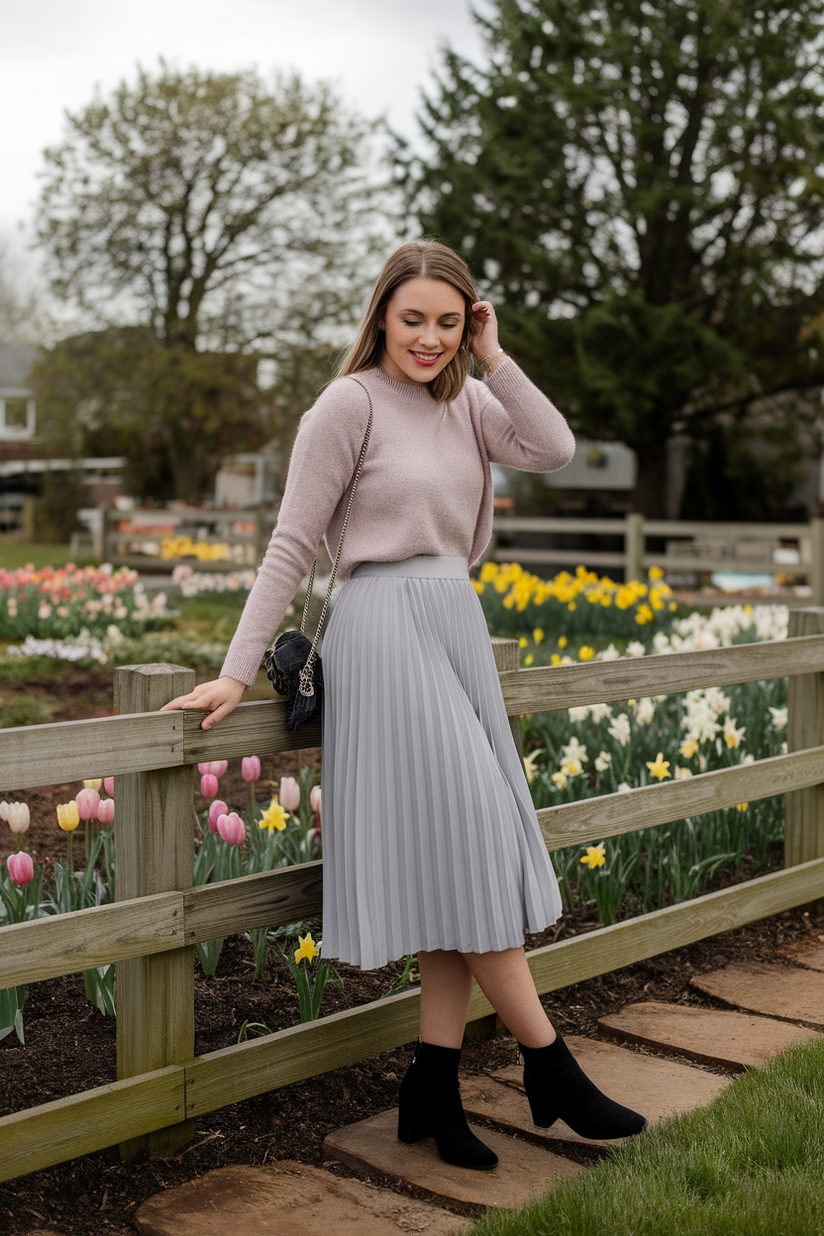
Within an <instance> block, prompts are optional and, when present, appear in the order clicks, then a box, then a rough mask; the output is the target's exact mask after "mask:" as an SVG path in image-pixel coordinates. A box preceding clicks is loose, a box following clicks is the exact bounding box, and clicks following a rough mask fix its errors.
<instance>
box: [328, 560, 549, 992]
mask: <svg viewBox="0 0 824 1236" xmlns="http://www.w3.org/2000/svg"><path fill="white" fill-rule="evenodd" d="M322 652H323V674H324V691H325V699H324V716H323V867H324V897H323V955H324V956H325V957H338V958H340V959H341V960H343V961H347V962H351V963H352V964H354V965H358V966H360V967H362V968H363V969H373V968H376V967H378V966H382V965H384V964H385V963H386V962H387V961H390V960H394V959H396V958H400V957H403V956H405V955H407V954H411V953H416V952H418V951H419V950H420V949H424V950H431V949H457V950H459V951H460V952H472V953H483V952H489V951H499V950H501V949H507V948H514V947H518V946H520V945H521V944H523V939H524V933H525V932H526V931H540V930H543V928H544V927H546V926H548V925H549V924H550V923H554V922H555V921H556V919H557V918H558V917H559V915H560V912H561V900H560V896H559V893H558V885H557V881H556V878H555V874H554V871H553V868H552V864H551V863H550V860H549V856H548V854H547V851H546V846H545V844H544V841H543V838H542V836H541V832H540V828H539V826H538V820H537V816H536V814H535V809H534V807H533V805H532V799H531V796H530V793H529V787H528V785H527V781H526V776H525V774H524V770H523V765H522V763H521V760H520V758H519V756H518V753H517V750H516V748H515V744H514V741H513V739H512V733H511V731H510V728H509V722H508V719H507V716H506V709H505V707H504V703H503V699H502V696H501V690H500V685H499V681H498V673H497V670H496V667H495V660H494V657H493V654H492V648H491V645H490V641H489V634H488V632H487V628H486V622H485V620H484V616H483V611H482V609H481V606H480V602H479V601H478V597H477V595H476V593H475V590H474V588H473V587H472V584H471V582H470V580H469V576H468V571H467V564H466V561H465V560H464V559H456V558H413V559H408V560H407V561H406V562H403V563H368V564H364V565H362V566H361V567H358V568H357V569H356V570H355V572H354V573H353V575H352V578H351V579H350V580H348V581H347V582H346V583H345V584H342V585H341V586H340V587H339V588H338V589H337V590H336V592H335V596H334V601H333V605H332V608H331V612H330V617H329V619H328V624H327V628H326V632H325V634H324V638H323V645H322Z"/></svg>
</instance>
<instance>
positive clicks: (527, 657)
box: [524, 652, 535, 666]
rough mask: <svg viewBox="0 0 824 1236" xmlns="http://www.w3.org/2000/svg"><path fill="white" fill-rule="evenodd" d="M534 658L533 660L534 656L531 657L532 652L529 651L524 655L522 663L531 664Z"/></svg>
mask: <svg viewBox="0 0 824 1236" xmlns="http://www.w3.org/2000/svg"><path fill="white" fill-rule="evenodd" d="M534 660H535V658H534V657H533V655H532V653H531V652H530V653H529V654H528V655H527V656H525V657H524V665H526V666H529V665H531V664H532V662H533V661H534Z"/></svg>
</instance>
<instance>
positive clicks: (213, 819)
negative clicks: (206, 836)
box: [209, 798, 229, 833]
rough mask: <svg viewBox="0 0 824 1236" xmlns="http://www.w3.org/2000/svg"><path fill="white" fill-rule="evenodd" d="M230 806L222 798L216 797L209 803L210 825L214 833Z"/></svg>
mask: <svg viewBox="0 0 824 1236" xmlns="http://www.w3.org/2000/svg"><path fill="white" fill-rule="evenodd" d="M228 812H229V808H228V807H227V806H226V804H225V802H223V801H222V799H220V798H216V799H215V800H214V801H213V802H211V803H209V827H210V828H211V830H212V832H213V833H216V832H217V822H218V820H219V819H220V817H221V816H222V815H227V814H228Z"/></svg>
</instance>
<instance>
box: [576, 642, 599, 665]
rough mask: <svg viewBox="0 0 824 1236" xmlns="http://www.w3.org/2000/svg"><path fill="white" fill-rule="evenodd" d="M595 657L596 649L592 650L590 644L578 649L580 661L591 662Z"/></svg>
mask: <svg viewBox="0 0 824 1236" xmlns="http://www.w3.org/2000/svg"><path fill="white" fill-rule="evenodd" d="M594 656H595V649H594V648H590V646H589V644H582V645H581V647H580V648H579V649H578V660H579V661H591V660H592V659H593V657H594Z"/></svg>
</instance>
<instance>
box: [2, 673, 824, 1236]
mask: <svg viewBox="0 0 824 1236" xmlns="http://www.w3.org/2000/svg"><path fill="white" fill-rule="evenodd" d="M72 672H74V671H72ZM49 682H50V683H51V680H49ZM32 685H33V684H27V690H29V689H31V686H32ZM51 685H53V683H51ZM110 689H111V687H110V680H109V690H110ZM76 699H77V695H76V696H75V700H74V701H73V704H74V703H76ZM109 699H110V696H109ZM73 704H72V706H73ZM92 706H94V707H97V706H101V707H102V706H103V705H102V704H101V703H100V700H99V699H98V700H96V701H93V704H92ZM109 706H110V705H109ZM68 707H69V705H67V708H68ZM75 715H77V714H76V713H75ZM84 715H89V713H88V711H87V712H86V713H85V714H84ZM61 719H63V717H62V714H61ZM315 755H316V753H308V752H304V753H300V752H298V753H293V754H292V755H291V756H290V757H288V759H281V760H280V762H279V763H278V762H277V761H275V760H274V757H273V758H272V761H271V762H270V761H266V768H265V771H264V777H265V778H266V779H267V780H276V779H277V777H278V776H280V775H281V774H282V773H290V774H294V773H295V772H297V771H298V769H299V768H300V767H302V766H303V764H304V763H306V762H308V759H309V758H310V756H311V758H314V757H315ZM76 788H77V787H76V786H72V787H62V792H63V793H64V794H65V793H66V791H67V790H70V791H71V792H74V790H75V789H76ZM247 792H248V791H247V787H246V786H245V785H244V784H243V782H242V779H241V777H240V771H239V766H238V762H237V761H236V762H235V767H232V768H230V770H229V772H228V773H227V774H226V775H225V777H224V778H223V779H222V780H221V796H222V797H224V798H225V799H226V801H227V802H230V803H234V804H236V805H240V804H242V803H244V802H245V796H246V794H247ZM38 793H39V794H40V795H41V798H38V799H37V803H38V806H37V812H36V822H35V823H34V824H33V825H32V830H31V833H30V839H31V840H32V842H33V843H34V844H33V845H32V847H31V848H33V849H36V850H37V851H38V852H40V853H45V852H48V851H49V850H50V849H51V850H52V852H53V851H54V849H55V847H56V845H57V844H60V845H62V844H64V842H63V839H62V834H60V833H59V830H57V828H56V826H55V824H54V823H53V822H52V820H53V814H54V808H53V804H54V801H60V799H59V798H58V799H55V798H54V796H53V789H52V787H46V788H44V789H43V790H42V791H39V792H38ZM21 796H22V795H21ZM25 797H26V800H27V801H29V802H30V803H32V804H33V805H34V802H35V796H34V795H33V794H32V792H31V791H26V792H25ZM41 806H42V811H41ZM58 838H59V840H58ZM770 859H771V861H770V866H771V867H774V866H778V865H780V861H781V854H780V849H779V848H776V849H775V850H774V851H773V852H772V853H771V856H770ZM751 874H752V871H751V870H750V869H749V865H748V864H746V863H745V864H743V865H742V866H741V868H740V869H739V870H737V871H735V872H727V873H724V874H723V875H722V876H720V877H719V879H718V881H717V882H716V885H715V886H721V885H722V884H727V883H732V882H735V881H737V880H741V879H746V878H747V877H748V876H749V875H751ZM595 927H597V922H596V921H595V909H594V906H592V905H589V906H585V907H583V909H582V910H580V911H578V912H577V913H575V914H573V915H568V916H566V917H565V918H564V919H563V920H562V922H561V923H560V924H559V925H557V926H556V927H554V928H551V929H549V930H548V931H547V932H545V933H543V934H542V935H541V936H538V937H534V938H532V939H531V940H530V941H529V942H528V944H529V947H536V946H538V945H541V944H546V943H550V942H551V941H552V940H554V939H561V938H565V937H568V936H570V935H576V934H581V933H583V932H586V931H590V930H593V929H594V928H595ZM805 938H812V939H824V914H822V913H819V912H818V911H817V910H813V911H812V912H809V911H804V910H803V909H798V910H794V911H791V912H788V913H786V914H781V915H777V916H775V917H774V918H771V919H767V920H763V921H761V922H758V923H754V924H752V925H750V926H748V927H746V928H742V929H741V930H739V931H735V932H728V933H726V934H724V935H721V936H716V937H714V938H712V939H710V940H706V941H701V942H699V943H697V944H694V945H690V946H688V947H686V948H682V949H678V950H675V951H673V952H672V953H668V954H663V955H662V956H659V957H655V958H652V959H650V960H649V961H645V962H641V963H638V964H637V965H634V966H628V967H625V968H624V969H622V970H617V971H613V972H612V973H610V974H608V975H605V976H602V977H599V978H595V979H591V980H589V981H587V982H585V983H579V984H577V985H575V986H573V987H568V988H566V989H564V990H562V991H558V992H553V993H552V994H551V995H549V996H546V997H544V1004H545V1006H546V1008H547V1010H548V1011H549V1013H550V1016H551V1017H552V1019H553V1021H554V1022H555V1024H556V1025H557V1026H558V1027H559V1029H560V1030H562V1031H563V1032H564V1033H567V1034H571V1033H576V1034H585V1035H590V1036H595V1035H597V1032H598V1031H597V1019H598V1017H600V1016H603V1015H604V1014H607V1013H613V1012H617V1011H619V1010H620V1009H621V1008H622V1007H623V1006H624V1005H625V1004H628V1003H630V1002H632V1001H637V1000H666V1001H672V1002H676V1003H682V1004H692V1005H703V1006H705V1007H719V1002H718V1001H715V1000H713V999H712V998H710V997H707V996H704V995H703V994H702V993H700V992H697V991H696V990H695V989H693V988H692V987H690V985H689V980H690V979H691V978H692V976H693V975H694V974H696V973H700V972H704V971H708V970H712V969H715V968H717V967H719V966H722V965H725V964H727V963H729V962H732V961H742V960H747V961H751V960H772V961H774V960H776V949H777V947H778V946H779V945H781V944H783V943H787V942H789V941H793V940H798V939H805ZM251 958H252V951H251V944H250V942H249V941H248V940H247V939H246V938H245V937H237V938H233V939H229V940H227V941H226V944H225V946H224V950H223V953H222V954H221V958H220V964H219V967H218V971H217V974H216V975H215V976H214V977H213V978H204V977H203V976H202V975H201V974H200V972H199V969H198V971H197V977H196V1013H195V1015H196V1042H195V1050H196V1052H207V1051H213V1050H215V1049H217V1048H220V1047H225V1046H228V1045H230V1044H232V1043H234V1042H236V1041H237V1040H238V1036H239V1034H240V1033H241V1028H242V1027H243V1024H244V1022H247V1023H251V1022H258V1023H262V1024H263V1025H264V1026H265V1027H267V1028H268V1029H269V1030H272V1031H274V1030H279V1029H282V1028H284V1027H286V1026H290V1025H293V1024H295V1023H296V1022H297V1020H298V1006H297V998H296V995H295V991H294V986H293V984H292V982H291V979H290V976H289V973H288V970H287V969H286V967H285V965H284V964H283V962H282V961H281V960H280V958H279V957H278V955H277V953H276V952H275V951H274V950H270V953H269V958H268V962H267V968H266V970H265V971H264V973H263V975H262V976H261V977H260V978H259V979H257V980H253V979H252V978H251ZM400 969H401V967H400V965H398V964H395V965H392V966H389V967H386V968H385V969H383V970H380V971H374V972H367V973H361V972H360V971H358V970H355V969H353V968H351V967H348V966H341V967H340V972H341V975H342V977H343V979H344V982H343V985H342V986H331V987H328V988H327V991H326V993H325V995H324V1005H323V1012H324V1014H327V1013H331V1012H335V1011H337V1010H338V1009H343V1008H350V1007H353V1006H355V1005H358V1004H362V1003H364V1002H367V1001H370V1000H374V999H376V998H377V997H379V996H381V995H384V994H386V993H387V992H388V990H389V988H390V987H391V985H392V983H393V982H394V980H395V979H396V978H397V977H398V975H399V973H400ZM25 1029H26V1045H25V1047H24V1046H22V1045H21V1044H19V1043H18V1042H17V1039H16V1037H15V1036H13V1035H10V1036H8V1037H7V1038H6V1039H4V1040H3V1041H2V1042H0V1115H6V1114H8V1113H11V1112H14V1111H19V1110H22V1109H25V1108H27V1107H32V1106H35V1105H37V1104H40V1103H47V1102H50V1101H52V1100H54V1099H58V1098H61V1097H64V1096H67V1095H69V1094H72V1093H76V1092H79V1091H82V1090H86V1089H90V1088H91V1087H94V1086H98V1085H102V1084H104V1083H106V1082H110V1081H113V1080H114V1079H115V1077H116V1058H115V1057H116V1053H115V1033H116V1026H115V1021H114V1019H112V1018H105V1017H103V1016H102V1014H100V1013H99V1012H98V1010H97V1009H95V1008H94V1007H92V1005H90V1004H89V1003H88V1001H87V1000H86V998H85V995H84V990H83V979H82V975H69V976H66V977H64V978H60V979H53V980H50V981H48V982H44V983H37V984H33V985H32V986H31V987H30V989H29V994H28V999H27V1002H26V1006H25ZM263 1032H264V1031H262V1030H257V1031H251V1033H252V1034H255V1033H263ZM514 1049H515V1044H514V1041H513V1040H512V1039H511V1038H509V1037H506V1036H503V1035H501V1036H498V1037H496V1038H494V1039H491V1040H486V1041H483V1040H473V1039H468V1040H467V1043H466V1046H465V1050H464V1057H463V1059H464V1065H465V1067H466V1068H467V1069H468V1070H470V1071H484V1070H491V1069H495V1068H499V1067H501V1066H502V1065H504V1064H507V1063H510V1062H511V1061H512V1060H513V1058H514ZM409 1056H410V1050H409V1047H406V1048H403V1049H400V1050H398V1051H392V1052H385V1053H383V1054H382V1055H380V1056H376V1057H374V1058H372V1059H369V1060H365V1061H363V1062H361V1063H360V1064H358V1065H352V1066H350V1067H348V1068H343V1069H337V1070H335V1071H334V1072H332V1073H329V1074H326V1075H325V1076H324V1077H323V1079H322V1081H320V1080H318V1079H316V1080H310V1081H307V1082H302V1083H299V1084H296V1085H292V1086H288V1087H286V1088H284V1089H282V1090H280V1091H276V1092H274V1093H272V1094H266V1095H261V1096H259V1097H257V1098H254V1099H249V1100H247V1101H245V1102H243V1103H238V1104H235V1105H233V1106H231V1107H227V1108H224V1109H223V1110H221V1111H218V1112H214V1113H213V1114H211V1115H209V1116H206V1117H204V1118H202V1119H201V1120H200V1121H199V1122H198V1125H197V1131H196V1135H195V1137H194V1139H193V1141H192V1142H191V1143H190V1144H189V1145H188V1146H186V1147H184V1148H183V1149H182V1150H181V1151H179V1152H177V1153H176V1154H174V1155H172V1156H170V1157H167V1158H154V1159H146V1158H143V1159H138V1160H131V1161H128V1162H125V1163H124V1162H121V1161H120V1158H119V1154H118V1150H117V1148H116V1147H114V1148H111V1149H109V1150H105V1151H101V1152H99V1153H97V1154H92V1155H87V1156H85V1157H84V1158H81V1159H77V1160H74V1161H73V1162H70V1163H65V1164H61V1165H59V1166H57V1167H54V1168H49V1169H46V1170H44V1171H41V1172H36V1173H33V1174H32V1175H30V1176H26V1177H21V1178H18V1179H17V1180H13V1181H10V1182H8V1183H7V1184H0V1231H5V1232H8V1234H9V1236H22V1234H23V1233H34V1232H42V1231H43V1229H46V1228H48V1229H49V1230H51V1231H52V1232H54V1233H64V1234H66V1236H98V1233H100V1232H119V1233H126V1232H131V1231H133V1230H134V1229H133V1227H132V1224H131V1222H130V1218H131V1216H132V1215H133V1214H134V1212H135V1210H136V1208H137V1207H138V1206H139V1205H140V1203H141V1202H142V1201H143V1200H145V1198H147V1197H149V1196H151V1195H152V1194H154V1193H156V1192H158V1191H159V1190H161V1189H165V1188H171V1187H173V1186H175V1185H177V1184H180V1183H182V1182H183V1181H186V1180H191V1179H192V1178H194V1177H197V1176H200V1175H202V1174H203V1173H204V1172H207V1171H211V1170H213V1169H214V1168H218V1167H224V1166H227V1165H228V1164H232V1163H244V1164H262V1163H264V1162H266V1161H271V1160H273V1159H277V1158H287V1157H288V1158H292V1159H298V1160H300V1161H302V1162H305V1163H311V1164H316V1165H319V1164H320V1163H321V1162H322V1142H323V1138H324V1136H325V1135H326V1134H327V1133H328V1132H330V1131H331V1130H333V1129H335V1128H339V1127H340V1126H341V1125H343V1124H346V1123H350V1122H353V1121H356V1120H360V1119H363V1118H365V1117H367V1116H370V1115H373V1114H375V1113H377V1112H379V1111H383V1110H385V1109H386V1108H388V1107H392V1106H394V1104H395V1102H396V1098H397V1088H398V1082H399V1079H400V1077H401V1076H402V1073H403V1071H404V1070H405V1068H406V1065H407V1063H408V1060H409Z"/></svg>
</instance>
